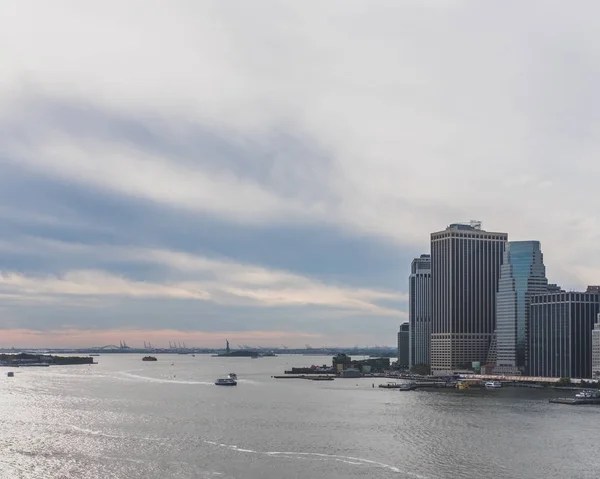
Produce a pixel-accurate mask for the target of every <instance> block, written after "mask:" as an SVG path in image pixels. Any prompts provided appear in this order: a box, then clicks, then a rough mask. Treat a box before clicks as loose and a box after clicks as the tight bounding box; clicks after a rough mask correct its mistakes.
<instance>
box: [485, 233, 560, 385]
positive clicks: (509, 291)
mask: <svg viewBox="0 0 600 479" xmlns="http://www.w3.org/2000/svg"><path fill="white" fill-rule="evenodd" d="M547 288H548V280H547V279H546V268H545V266H544V260H543V255H542V250H541V246H540V242H539V241H511V242H509V243H507V244H506V247H505V250H504V256H503V261H502V267H501V269H500V280H499V283H498V294H497V296H496V336H497V349H498V352H497V367H496V370H497V371H498V372H505V373H519V372H521V373H525V372H527V368H528V362H529V358H528V356H529V348H528V345H529V303H530V300H531V296H532V295H534V294H541V293H545V292H546V291H547Z"/></svg>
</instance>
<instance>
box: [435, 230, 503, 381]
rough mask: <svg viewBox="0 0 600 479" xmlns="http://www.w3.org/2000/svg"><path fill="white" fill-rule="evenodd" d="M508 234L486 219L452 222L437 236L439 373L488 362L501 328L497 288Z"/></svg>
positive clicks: (436, 293)
mask: <svg viewBox="0 0 600 479" xmlns="http://www.w3.org/2000/svg"><path fill="white" fill-rule="evenodd" d="M507 239H508V235H507V234H506V233H491V232H488V231H484V230H482V229H481V223H479V222H471V224H468V225H465V224H451V225H450V226H448V227H447V228H446V229H445V230H444V231H439V232H437V233H432V234H431V295H432V302H431V306H432V310H431V313H432V323H431V327H432V329H431V332H432V334H431V369H432V372H433V374H441V373H448V372H452V371H455V370H459V369H467V368H469V369H470V368H471V365H472V363H473V362H480V363H482V364H483V363H484V362H485V360H486V357H487V353H488V348H489V345H490V341H491V337H492V334H493V332H494V328H495V327H496V291H497V288H498V278H499V276H500V265H501V264H502V254H503V252H504V246H505V244H506V241H507Z"/></svg>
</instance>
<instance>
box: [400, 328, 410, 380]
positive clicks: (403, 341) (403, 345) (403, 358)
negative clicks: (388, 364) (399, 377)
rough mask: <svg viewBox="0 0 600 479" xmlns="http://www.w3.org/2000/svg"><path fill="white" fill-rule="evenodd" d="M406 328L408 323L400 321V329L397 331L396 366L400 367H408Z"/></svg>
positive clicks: (407, 334) (407, 332)
mask: <svg viewBox="0 0 600 479" xmlns="http://www.w3.org/2000/svg"><path fill="white" fill-rule="evenodd" d="M408 329H409V328H408V323H402V324H401V325H400V331H398V366H400V368H401V369H406V368H408V353H409V346H408V343H409V339H408V336H409V331H408Z"/></svg>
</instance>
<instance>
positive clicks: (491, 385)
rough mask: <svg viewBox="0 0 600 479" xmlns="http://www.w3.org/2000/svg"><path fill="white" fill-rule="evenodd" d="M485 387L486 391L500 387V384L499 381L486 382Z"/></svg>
mask: <svg viewBox="0 0 600 479" xmlns="http://www.w3.org/2000/svg"><path fill="white" fill-rule="evenodd" d="M485 387H486V388H487V389H497V388H501V387H502V383H501V382H500V381H488V382H487V383H485Z"/></svg>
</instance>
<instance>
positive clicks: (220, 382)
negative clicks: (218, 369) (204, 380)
mask: <svg viewBox="0 0 600 479" xmlns="http://www.w3.org/2000/svg"><path fill="white" fill-rule="evenodd" d="M215 385H217V386H237V381H236V380H235V379H232V378H219V379H217V380H216V381H215Z"/></svg>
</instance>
